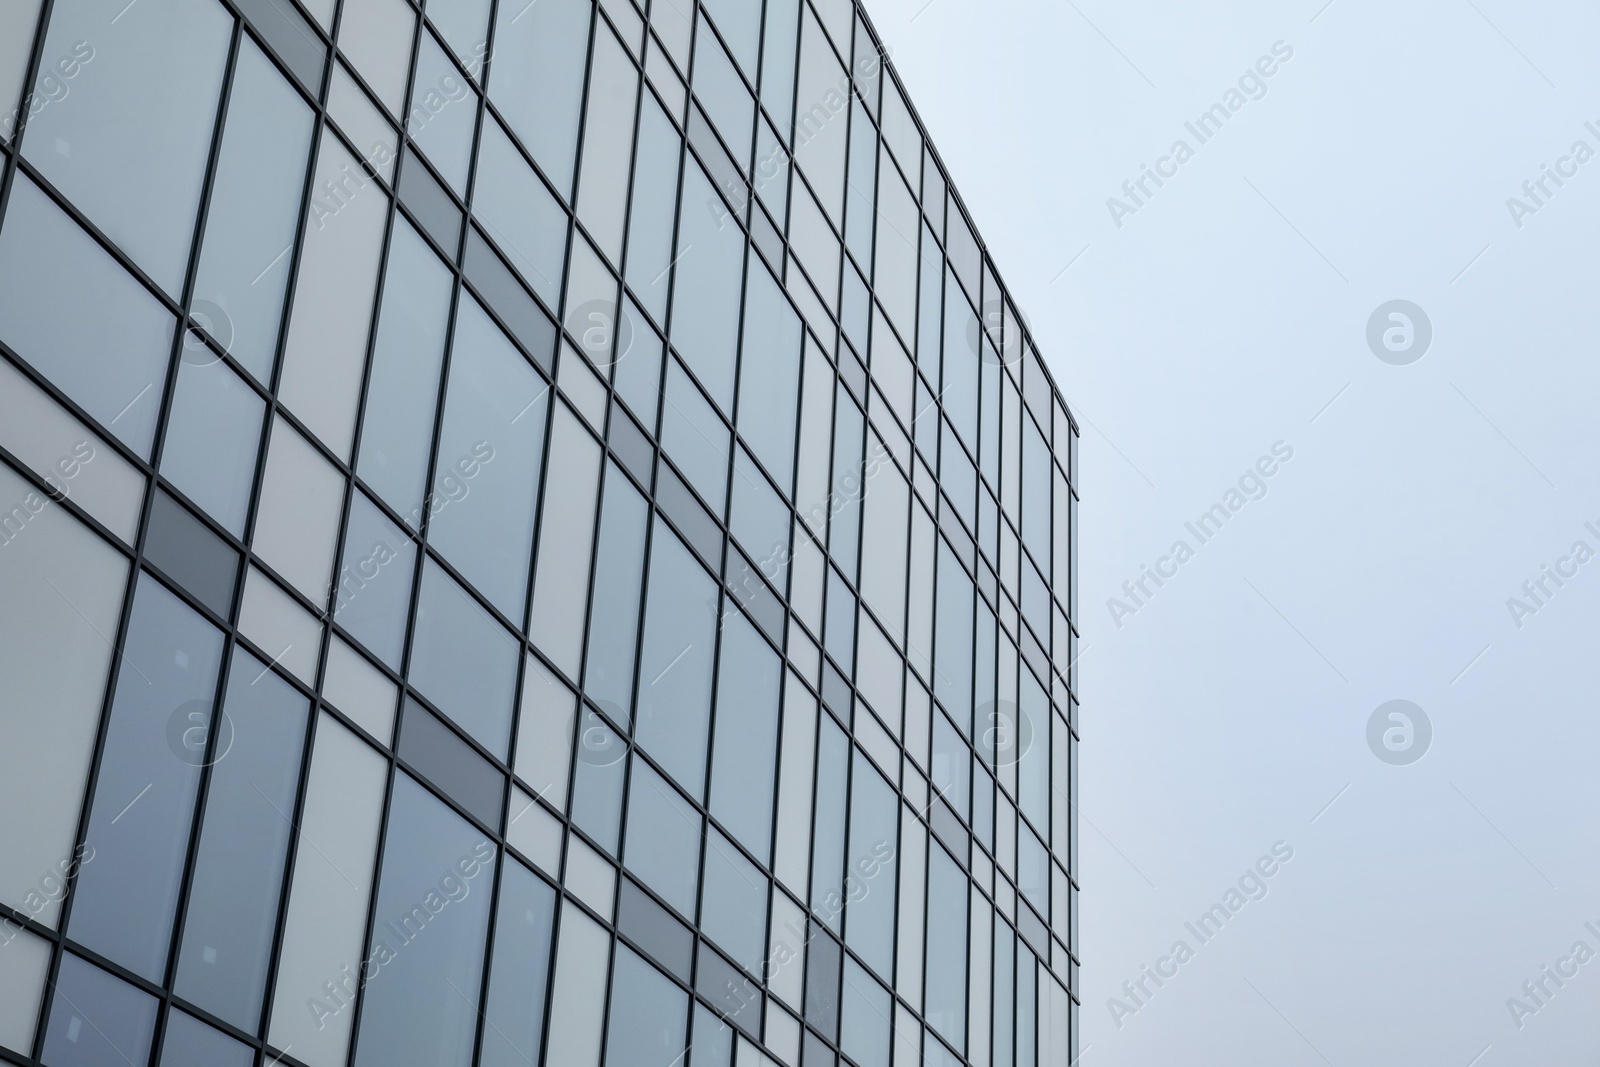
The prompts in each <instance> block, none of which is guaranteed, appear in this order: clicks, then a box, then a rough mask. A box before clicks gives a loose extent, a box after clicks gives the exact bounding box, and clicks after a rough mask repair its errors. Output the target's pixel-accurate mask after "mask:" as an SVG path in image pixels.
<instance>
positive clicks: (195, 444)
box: [161, 335, 266, 537]
mask: <svg viewBox="0 0 1600 1067" xmlns="http://www.w3.org/2000/svg"><path fill="white" fill-rule="evenodd" d="M265 410H266V404H265V402H264V401H263V400H262V399H261V397H260V396H258V395H257V394H256V392H255V390H253V389H251V388H250V386H248V385H246V384H245V382H244V380H243V379H242V378H240V377H239V376H238V375H237V374H235V373H234V372H233V370H232V369H231V368H230V367H229V366H228V365H227V364H226V363H224V362H223V361H222V360H221V359H219V358H217V356H216V355H215V354H214V353H213V352H212V351H211V350H210V349H209V348H206V347H204V346H202V345H201V344H200V343H199V342H198V341H196V340H195V339H194V338H193V336H192V335H190V336H187V337H185V339H184V348H183V358H182V360H181V362H180V364H179V366H178V384H177V386H176V388H175V389H174V391H173V396H172V410H171V412H170V414H169V415H168V416H167V438H166V441H165V442H163V444H162V446H161V473H162V474H163V475H165V476H166V478H167V479H168V480H169V481H170V482H172V484H173V485H175V486H177V487H178V489H179V490H180V491H182V493H183V494H184V495H185V496H187V497H188V498H189V499H190V500H192V501H194V502H195V503H196V504H198V505H200V507H201V508H203V509H204V510H205V511H206V513H207V514H209V515H210V516H211V517H212V518H213V519H216V520H217V521H218V522H219V523H221V524H222V525H223V527H224V528H226V529H227V530H228V531H229V532H230V533H232V534H233V535H234V536H236V537H243V536H244V525H245V520H246V519H247V518H248V517H249V512H250V496H251V491H252V490H253V489H254V487H255V474H256V453H257V452H258V451H259V449H260V447H261V416H262V413H263V412H264V411H265Z"/></svg>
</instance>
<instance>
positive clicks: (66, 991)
mask: <svg viewBox="0 0 1600 1067" xmlns="http://www.w3.org/2000/svg"><path fill="white" fill-rule="evenodd" d="M155 1032H156V1000H155V998H154V997H152V996H150V995H149V994H148V993H145V992H143V991H141V990H138V989H135V988H134V987H133V986H131V985H129V984H128V983H127V982H124V981H123V980H122V979H120V978H116V977H113V976H112V975H110V974H108V973H107V972H105V971H102V970H101V969H100V968H98V967H96V966H95V965H94V964H92V963H86V962H84V961H83V960H81V959H79V958H78V957H77V956H74V955H72V954H71V953H70V952H69V953H67V954H66V955H64V956H62V957H61V973H60V974H59V975H57V976H56V984H55V1001H54V1003H53V1004H52V1005H51V1007H50V1029H49V1030H48V1031H47V1032H46V1034H45V1037H44V1056H43V1062H45V1063H48V1064H50V1065H51V1067H144V1065H145V1064H147V1063H149V1062H150V1042H151V1040H152V1039H153V1038H154V1037H155Z"/></svg>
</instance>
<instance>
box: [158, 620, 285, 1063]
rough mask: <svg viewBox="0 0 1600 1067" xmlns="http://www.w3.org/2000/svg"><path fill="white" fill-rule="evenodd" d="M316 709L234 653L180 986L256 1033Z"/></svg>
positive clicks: (190, 996)
mask: <svg viewBox="0 0 1600 1067" xmlns="http://www.w3.org/2000/svg"><path fill="white" fill-rule="evenodd" d="M308 710H309V709H308V707H307V703H306V699H305V698H304V697H302V696H301V695H300V694H299V693H297V692H295V690H294V689H293V688H292V687H291V686H290V685H289V683H287V682H285V681H283V680H282V679H280V678H279V677H278V676H277V675H275V674H273V673H272V672H270V671H268V670H267V668H266V664H264V663H261V662H259V661H258V660H257V659H256V658H255V657H254V656H252V655H250V654H249V653H248V652H245V651H243V650H242V649H239V650H236V651H235V652H234V655H233V668H232V670H231V671H230V672H229V675H228V695H227V699H226V702H225V703H224V704H223V707H222V716H221V718H220V720H219V721H218V725H217V728H216V733H217V739H216V747H215V750H214V753H213V755H212V757H211V762H212V765H213V768H212V772H211V784H210V786H209V788H208V789H207V793H206V813H205V822H204V824H203V826H204V829H203V830H202V832H201V835H200V849H199V852H198V855H197V856H196V859H195V871H194V883H193V888H192V889H190V891H189V910H188V913H187V916H186V918H185V920H184V928H183V947H182V949H181V950H180V951H179V954H178V981H177V985H176V986H175V989H176V991H177V993H178V995H179V996H182V997H185V998H186V999H188V1000H190V1001H192V1002H194V1003H195V1004H197V1005H198V1006H200V1007H202V1008H204V1009H206V1010H207V1011H209V1012H211V1013H212V1014H214V1015H217V1016H219V1017H220V1018H222V1019H224V1020H226V1021H227V1022H230V1023H232V1024H233V1025H235V1026H237V1027H239V1028H240V1029H241V1030H247V1031H250V1032H254V1031H255V1030H256V1029H257V1028H258V1027H259V1026H260V1024H261V1001H262V995H263V994H264V993H265V991H266V984H267V968H268V965H269V964H270V963H271V955H272V943H273V937H274V935H275V934H276V932H277V926H278V898H279V893H280V890H281V888H282V885H283V870H284V863H285V862H286V861H287V859H288V849H289V831H290V828H291V824H290V821H289V820H290V817H291V815H292V814H293V812H294V807H295V792H296V790H297V789H298V787H299V784H300V753H301V752H302V750H303V749H304V747H305V732H306V723H307V712H308ZM197 1025H198V1024H197ZM168 1048H169V1051H170V1048H171V1039H170V1034H169V1039H168Z"/></svg>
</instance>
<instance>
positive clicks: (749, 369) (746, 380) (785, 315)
mask: <svg viewBox="0 0 1600 1067" xmlns="http://www.w3.org/2000/svg"><path fill="white" fill-rule="evenodd" d="M748 286H749V289H748V292H747V293H746V295H745V320H744V354H743V356H742V357H741V362H740V375H739V432H740V434H742V435H743V436H744V439H745V440H746V441H748V442H749V443H750V447H751V449H752V450H753V451H754V452H755V455H756V458H757V459H759V460H760V461H761V464H762V466H764V467H765V468H766V469H767V472H768V473H769V474H771V475H772V477H773V479H774V480H775V481H776V482H777V483H778V485H779V487H781V488H782V489H783V491H784V494H785V495H788V494H789V492H790V490H791V487H792V485H793V479H794V438H795V421H796V418H797V414H798V413H797V410H796V404H797V402H798V399H799V393H800V338H801V330H800V318H799V316H798V315H796V314H795V312H794V309H793V308H792V307H790V306H789V302H788V301H787V300H785V299H784V296H783V291H782V290H781V289H780V288H779V287H778V283H777V282H775V281H774V280H773V278H772V275H771V274H769V273H768V272H767V271H766V269H765V268H758V267H756V266H755V265H754V263H752V265H751V267H750V273H749V283H748Z"/></svg>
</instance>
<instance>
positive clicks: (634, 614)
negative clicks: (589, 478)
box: [583, 464, 650, 725]
mask: <svg viewBox="0 0 1600 1067" xmlns="http://www.w3.org/2000/svg"><path fill="white" fill-rule="evenodd" d="M649 518H650V511H649V505H647V504H646V503H645V501H644V498H643V497H641V496H640V495H639V492H638V490H636V489H634V487H633V485H632V484H631V483H630V482H629V481H628V479H627V478H626V477H624V476H623V474H622V472H621V471H620V470H619V469H618V468H617V467H616V466H615V465H612V464H607V468H606V480H605V506H604V508H603V510H602V514H601V518H600V541H599V546H598V548H597V549H596V560H595V575H594V599H593V608H592V611H591V614H590V616H589V659H588V663H587V665H586V666H585V668H584V670H585V675H584V685H583V688H584V691H585V692H586V693H588V694H589V696H590V698H591V699H593V700H594V701H595V702H596V703H598V704H599V705H600V706H601V707H603V708H605V709H606V711H607V712H608V714H610V715H611V716H612V718H613V719H615V720H616V721H617V722H618V723H620V724H624V725H626V724H629V723H631V722H632V720H633V667H634V661H635V653H636V650H637V648H638V632H639V600H640V597H641V595H642V593H643V591H644V587H643V579H644V548H645V533H646V531H647V529H648V523H649Z"/></svg>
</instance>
